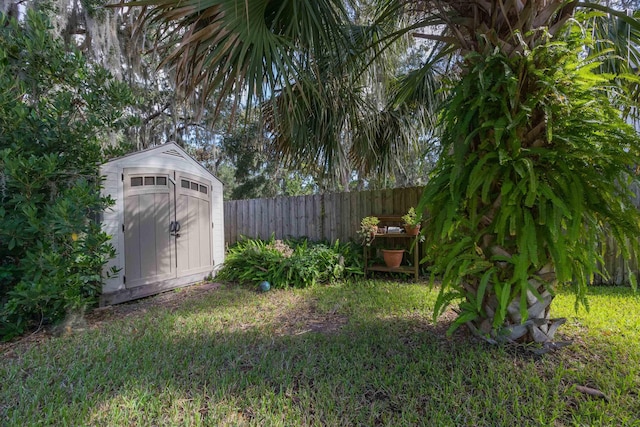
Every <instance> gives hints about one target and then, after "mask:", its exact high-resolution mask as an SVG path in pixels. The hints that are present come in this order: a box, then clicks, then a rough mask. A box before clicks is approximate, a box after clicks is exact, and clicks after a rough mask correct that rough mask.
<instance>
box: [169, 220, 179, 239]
mask: <svg viewBox="0 0 640 427" xmlns="http://www.w3.org/2000/svg"><path fill="white" fill-rule="evenodd" d="M178 231H180V223H179V222H178V221H171V224H170V225H169V233H170V234H171V235H172V236H175V237H180V233H178Z"/></svg>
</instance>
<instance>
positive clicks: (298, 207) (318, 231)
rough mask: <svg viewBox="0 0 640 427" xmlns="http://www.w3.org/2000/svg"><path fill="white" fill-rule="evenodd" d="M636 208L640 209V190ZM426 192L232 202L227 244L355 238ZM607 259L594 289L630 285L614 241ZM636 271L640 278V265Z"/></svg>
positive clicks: (419, 189) (227, 219)
mask: <svg viewBox="0 0 640 427" xmlns="http://www.w3.org/2000/svg"><path fill="white" fill-rule="evenodd" d="M635 191H636V194H638V195H639V196H638V198H637V200H636V201H637V205H638V206H640V190H638V189H636V190H635ZM421 195H422V187H410V188H395V189H387V190H370V191H359V192H356V191H353V192H347V193H326V194H317V195H311V196H296V197H276V198H270V199H250V200H231V201H226V202H224V221H225V242H226V244H228V245H231V244H234V243H236V242H237V241H238V240H239V239H240V237H241V236H245V237H251V238H259V239H268V238H270V237H271V235H272V234H273V235H274V236H275V238H276V239H285V238H289V237H307V238H309V239H310V240H328V241H330V242H333V241H335V240H336V239H340V241H349V240H351V239H355V238H356V231H357V230H358V228H359V227H360V220H361V219H362V218H363V217H365V216H369V215H403V214H405V213H406V212H407V211H408V210H409V208H410V207H412V206H413V207H415V206H416V205H417V204H418V200H419V199H420V196H421ZM604 242H605V244H606V248H607V253H606V255H605V257H604V261H605V266H606V269H607V271H608V272H609V275H610V276H611V277H610V278H609V279H608V280H603V279H602V278H600V277H596V278H595V280H594V283H595V284H602V283H603V282H606V283H615V284H622V283H627V281H628V276H629V271H628V269H627V268H626V267H625V266H624V262H623V259H622V257H621V256H620V255H619V254H618V248H617V246H616V245H615V242H614V240H613V238H611V237H607V238H606V239H605V241H604ZM631 265H632V270H633V271H634V272H635V274H636V276H637V277H639V278H640V273H639V269H638V263H637V262H631Z"/></svg>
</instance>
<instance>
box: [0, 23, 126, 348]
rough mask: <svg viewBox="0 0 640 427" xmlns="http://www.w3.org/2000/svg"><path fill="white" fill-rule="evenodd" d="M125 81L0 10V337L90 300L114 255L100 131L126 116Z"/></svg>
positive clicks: (45, 27) (43, 28)
mask: <svg viewBox="0 0 640 427" xmlns="http://www.w3.org/2000/svg"><path fill="white" fill-rule="evenodd" d="M129 101H130V92H129V90H128V89H127V87H126V85H124V84H122V83H119V82H117V81H115V80H114V78H113V77H112V76H111V75H110V74H109V73H108V72H107V71H106V70H104V69H102V68H100V67H96V66H89V65H88V64H87V63H86V61H85V60H84V59H83V57H82V55H81V54H80V53H79V52H70V51H68V50H66V48H65V46H64V44H63V42H62V41H60V40H56V39H54V38H53V37H52V35H51V31H50V26H49V24H48V22H47V21H46V19H44V18H43V17H42V16H40V15H38V14H37V13H35V12H33V11H29V12H28V14H27V17H26V19H25V20H24V22H20V23H19V22H17V21H15V20H9V19H7V18H6V16H4V15H2V14H0V104H1V105H2V108H0V338H5V339H6V338H10V337H12V336H15V335H17V334H20V333H22V332H24V331H25V330H26V329H27V328H29V327H31V326H35V325H37V324H41V323H43V322H55V321H57V320H59V319H61V318H62V317H63V316H64V314H65V313H66V312H67V311H69V310H81V309H83V308H84V307H86V306H87V305H90V304H93V303H94V302H95V301H96V300H97V297H98V295H99V293H100V291H101V286H102V277H101V273H102V268H103V266H104V265H105V264H106V262H107V261H108V260H109V258H110V257H112V256H113V255H114V250H113V247H112V246H111V245H110V244H109V242H108V236H107V235H106V234H105V233H103V232H102V231H101V230H100V227H99V225H98V224H97V221H96V219H97V217H98V215H99V213H100V212H101V211H102V210H103V209H104V208H105V207H106V206H107V205H108V204H109V202H110V201H109V200H105V199H102V198H101V197H100V185H101V182H100V179H99V177H98V165H99V164H100V163H101V161H102V159H103V153H102V151H101V144H100V137H101V136H102V135H104V134H105V133H106V132H111V131H113V130H114V129H116V128H117V127H118V126H121V125H124V124H125V121H126V120H125V119H126V117H125V116H123V113H122V111H123V107H124V106H125V105H127V104H128V103H129Z"/></svg>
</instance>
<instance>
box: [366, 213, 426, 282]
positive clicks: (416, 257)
mask: <svg viewBox="0 0 640 427" xmlns="http://www.w3.org/2000/svg"><path fill="white" fill-rule="evenodd" d="M378 219H379V220H380V224H378V227H380V228H382V227H397V226H401V225H402V215H386V216H385V215H381V216H378ZM419 238H420V236H419V235H418V236H410V235H408V234H407V233H378V234H376V238H375V240H374V242H373V243H375V242H376V241H378V242H384V241H387V242H389V243H390V242H391V241H393V242H397V241H398V240H399V239H404V240H406V243H405V245H404V249H407V250H410V249H411V248H413V252H412V253H411V252H409V253H408V255H407V256H412V257H413V260H412V263H413V265H401V266H400V267H387V266H386V265H383V264H370V263H369V262H370V258H371V247H370V246H365V247H364V277H365V278H366V277H367V276H368V273H369V272H370V271H381V272H386V273H403V274H413V277H414V279H415V280H418V276H419V267H420V254H419V246H420V245H419V244H418V243H419ZM376 247H378V246H376ZM379 249H392V248H387V247H385V244H384V243H380V244H379Z"/></svg>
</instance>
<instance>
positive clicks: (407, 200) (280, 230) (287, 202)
mask: <svg viewBox="0 0 640 427" xmlns="http://www.w3.org/2000/svg"><path fill="white" fill-rule="evenodd" d="M421 195H422V187H410V188H395V189H388V190H371V191H353V192H346V193H326V194H317V195H312V196H296V197H276V198H271V199H251V200H232V201H226V202H224V220H225V224H224V227H225V241H226V242H227V244H233V243H235V242H237V241H238V240H239V239H240V236H246V237H253V238H260V239H268V238H269V237H271V235H272V234H274V235H275V237H276V239H284V238H288V237H307V238H309V239H310V240H328V241H331V242H333V241H334V240H336V239H340V241H349V240H350V239H355V238H356V231H357V230H358V229H359V228H360V220H361V219H362V218H363V217H365V216H369V215H403V214H405V213H406V212H407V211H408V210H409V208H410V207H412V206H413V207H415V206H416V205H417V204H418V200H419V199H420V196H421Z"/></svg>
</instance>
